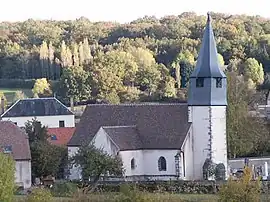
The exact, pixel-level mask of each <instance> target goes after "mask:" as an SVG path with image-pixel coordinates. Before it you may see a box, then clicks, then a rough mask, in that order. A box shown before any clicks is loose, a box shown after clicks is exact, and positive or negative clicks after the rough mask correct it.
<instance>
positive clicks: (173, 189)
mask: <svg viewBox="0 0 270 202" xmlns="http://www.w3.org/2000/svg"><path fill="white" fill-rule="evenodd" d="M124 184H129V185H134V186H136V188H137V189H138V190H141V191H146V192H149V193H155V192H167V193H185V194H215V193H217V191H218V188H219V186H220V183H216V182H214V181H198V182H196V181H168V182H164V181H149V182H139V183H134V182H119V183H117V182H111V183H110V182H107V183H100V184H99V185H98V186H97V188H96V191H97V192H120V187H121V185H124ZM77 185H78V187H83V186H86V185H87V184H82V183H81V182H77Z"/></svg>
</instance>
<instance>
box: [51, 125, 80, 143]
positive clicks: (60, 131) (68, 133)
mask: <svg viewBox="0 0 270 202" xmlns="http://www.w3.org/2000/svg"><path fill="white" fill-rule="evenodd" d="M74 131H75V127H66V128H48V134H49V135H50V137H49V139H48V141H49V142H50V143H52V144H54V145H67V143H68V142H69V140H70V138H71V137H72V135H73V133H74ZM54 135H55V139H54V138H53V136H54Z"/></svg>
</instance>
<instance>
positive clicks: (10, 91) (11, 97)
mask: <svg viewBox="0 0 270 202" xmlns="http://www.w3.org/2000/svg"><path fill="white" fill-rule="evenodd" d="M0 91H1V92H3V93H4V95H5V97H6V98H7V102H8V104H11V103H13V102H14V101H15V93H16V91H22V92H23V93H24V95H25V97H26V98H27V97H33V93H32V90H31V89H19V88H0Z"/></svg>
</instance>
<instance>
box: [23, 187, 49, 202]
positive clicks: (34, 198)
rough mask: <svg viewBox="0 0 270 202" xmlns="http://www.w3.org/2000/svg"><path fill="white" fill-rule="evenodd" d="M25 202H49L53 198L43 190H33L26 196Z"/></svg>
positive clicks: (47, 191)
mask: <svg viewBox="0 0 270 202" xmlns="http://www.w3.org/2000/svg"><path fill="white" fill-rule="evenodd" d="M26 201H27V202H51V201H53V197H52V194H51V192H50V191H49V190H48V189H45V188H35V189H33V190H32V192H31V193H30V194H29V195H28V196H27V200H26Z"/></svg>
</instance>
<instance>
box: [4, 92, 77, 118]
mask: <svg viewBox="0 0 270 202" xmlns="http://www.w3.org/2000/svg"><path fill="white" fill-rule="evenodd" d="M72 114H73V113H72V112H71V111H70V110H69V109H68V108H67V107H66V106H65V105H63V104H62V103H61V102H60V101H59V100H57V99H56V98H54V97H50V98H30V99H23V100H18V101H17V102H16V103H15V104H13V105H12V106H11V107H10V108H9V109H8V110H7V111H6V112H4V113H3V114H2V115H1V117H23V116H34V117H36V116H57V115H72Z"/></svg>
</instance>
